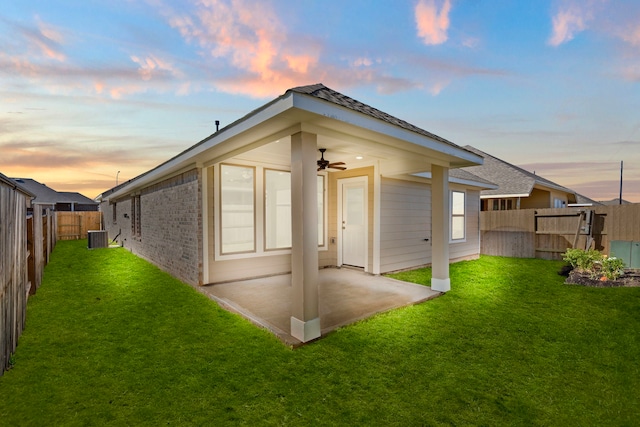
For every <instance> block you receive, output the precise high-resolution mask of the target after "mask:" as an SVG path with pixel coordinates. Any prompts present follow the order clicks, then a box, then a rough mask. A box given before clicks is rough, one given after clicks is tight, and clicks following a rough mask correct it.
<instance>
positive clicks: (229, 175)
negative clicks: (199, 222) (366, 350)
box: [214, 164, 327, 258]
mask: <svg viewBox="0 0 640 427" xmlns="http://www.w3.org/2000/svg"><path fill="white" fill-rule="evenodd" d="M216 169H217V172H216V174H218V175H219V176H220V179H219V181H218V184H217V191H216V195H215V196H214V197H215V200H216V203H217V204H218V205H219V206H220V208H219V212H220V213H219V215H218V219H217V220H216V223H215V227H216V235H217V236H218V244H217V245H216V248H217V249H216V251H217V252H216V257H218V256H223V257H226V256H231V257H234V258H238V257H244V256H246V254H257V255H264V254H265V253H266V252H271V253H277V254H281V253H288V252H290V251H291V241H292V233H291V221H292V218H291V204H292V203H291V172H290V171H283V170H276V169H267V168H263V167H261V166H244V165H229V164H220V165H219V166H218V167H216ZM325 180H326V177H325V176H324V175H318V176H317V201H318V246H319V247H323V248H324V247H325V243H326V221H327V213H326V207H327V203H326V199H325V197H326V196H325V193H326V183H325ZM285 251H286V252H285ZM249 256H251V255H249Z"/></svg>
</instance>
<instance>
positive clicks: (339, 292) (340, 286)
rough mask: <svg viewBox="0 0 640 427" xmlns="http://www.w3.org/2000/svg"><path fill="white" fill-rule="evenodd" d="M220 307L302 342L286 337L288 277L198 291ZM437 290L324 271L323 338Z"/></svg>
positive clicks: (428, 296)
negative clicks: (343, 327) (332, 332)
mask: <svg viewBox="0 0 640 427" xmlns="http://www.w3.org/2000/svg"><path fill="white" fill-rule="evenodd" d="M198 290H200V291H201V292H203V293H205V294H206V295H208V296H209V297H210V298H211V299H213V300H215V301H217V302H218V303H219V304H220V305H221V306H222V307H223V308H225V309H227V310H229V311H232V312H235V313H238V314H240V315H242V316H243V317H245V318H246V319H248V320H250V321H251V322H253V323H254V324H256V325H258V326H260V327H263V328H265V329H267V330H269V331H271V332H272V333H273V334H275V335H276V336H277V337H278V338H279V339H280V340H281V341H283V342H284V343H285V344H287V345H290V346H293V347H296V346H299V345H301V344H303V343H302V341H300V340H299V339H297V338H294V337H293V336H292V335H291V334H290V332H289V331H290V325H291V312H292V306H291V302H292V292H291V274H284V275H277V276H271V277H265V278H258V279H251V280H243V281H237V282H229V283H223V284H216V285H209V286H202V287H199V289H198ZM439 295H441V292H438V291H434V290H432V289H431V288H430V287H428V286H422V285H416V284H413V283H406V282H401V281H398V280H394V279H390V278H387V277H382V276H374V275H371V274H367V273H364V272H362V271H359V270H356V269H350V268H324V269H321V270H320V271H319V274H318V297H319V298H318V302H319V304H318V305H319V312H320V313H319V317H320V329H321V336H324V335H326V334H328V333H329V332H331V331H333V330H335V329H337V328H339V327H342V326H345V325H349V324H351V323H355V322H357V321H359V320H362V319H366V318H368V317H371V316H373V315H374V314H377V313H382V312H385V311H389V310H392V309H395V308H399V307H404V306H407V305H412V304H418V303H421V302H424V301H427V300H430V299H432V298H435V297H437V296H439Z"/></svg>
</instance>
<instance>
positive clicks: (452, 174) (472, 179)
mask: <svg viewBox="0 0 640 427" xmlns="http://www.w3.org/2000/svg"><path fill="white" fill-rule="evenodd" d="M414 176H418V177H420V178H427V179H431V172H423V173H417V174H414ZM449 182H451V183H455V184H464V185H469V186H472V187H478V188H486V189H496V188H498V186H497V185H496V184H494V183H493V182H491V181H488V180H486V179H483V178H480V177H479V176H477V175H474V174H472V173H471V172H469V171H466V170H464V169H449Z"/></svg>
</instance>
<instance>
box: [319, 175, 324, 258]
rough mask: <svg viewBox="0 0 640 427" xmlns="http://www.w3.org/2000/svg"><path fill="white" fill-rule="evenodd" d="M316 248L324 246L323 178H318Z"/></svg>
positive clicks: (320, 176)
mask: <svg viewBox="0 0 640 427" xmlns="http://www.w3.org/2000/svg"><path fill="white" fill-rule="evenodd" d="M318 246H324V176H322V175H319V176H318Z"/></svg>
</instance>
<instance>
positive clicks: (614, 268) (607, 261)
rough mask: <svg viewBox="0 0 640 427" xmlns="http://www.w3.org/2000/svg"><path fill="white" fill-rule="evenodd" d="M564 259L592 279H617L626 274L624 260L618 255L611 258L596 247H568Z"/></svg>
mask: <svg viewBox="0 0 640 427" xmlns="http://www.w3.org/2000/svg"><path fill="white" fill-rule="evenodd" d="M562 259H563V260H565V261H566V262H568V263H569V264H571V266H572V267H573V268H574V269H575V270H576V271H578V272H579V273H586V274H588V275H589V276H590V277H591V278H592V279H600V280H616V279H617V278H618V277H620V276H622V275H623V274H624V267H625V265H624V261H622V260H621V259H620V258H616V257H610V258H609V257H607V256H606V255H603V254H601V253H600V252H599V251H596V250H594V249H589V250H588V251H585V250H583V249H567V251H566V252H565V253H564V255H563V257H562Z"/></svg>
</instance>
